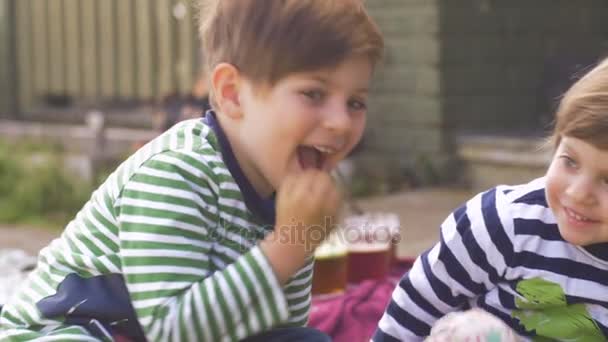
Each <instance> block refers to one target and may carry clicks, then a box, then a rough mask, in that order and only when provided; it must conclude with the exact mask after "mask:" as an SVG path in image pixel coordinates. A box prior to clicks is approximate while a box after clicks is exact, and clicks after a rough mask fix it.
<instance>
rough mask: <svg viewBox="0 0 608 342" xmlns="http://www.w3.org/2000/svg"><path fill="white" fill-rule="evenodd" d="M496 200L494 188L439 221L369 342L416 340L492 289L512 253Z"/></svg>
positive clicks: (497, 196) (396, 291) (422, 337)
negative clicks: (431, 242)
mask: <svg viewBox="0 0 608 342" xmlns="http://www.w3.org/2000/svg"><path fill="white" fill-rule="evenodd" d="M501 200H502V199H501V197H500V193H499V192H497V191H496V190H495V189H494V190H491V191H488V192H486V193H483V194H480V195H478V196H476V197H475V198H473V199H471V200H470V201H469V202H467V204H466V205H464V206H462V207H461V208H459V209H457V210H456V211H455V212H454V213H452V215H450V216H449V217H448V218H447V219H446V220H445V221H444V223H443V224H442V226H441V238H440V241H439V242H438V243H437V244H436V245H435V246H434V247H433V248H431V249H430V250H429V251H427V252H425V253H423V254H422V255H420V256H419V258H418V259H417V260H416V262H415V263H414V266H413V267H412V269H411V270H410V271H409V272H408V273H407V274H405V275H404V277H403V278H402V279H401V280H400V282H399V284H398V285H397V286H396V288H395V290H394V291H393V294H392V297H391V301H390V302H389V304H388V306H387V308H386V311H385V313H384V315H383V316H382V318H381V320H380V322H379V323H378V328H377V330H376V333H375V334H374V337H373V341H375V342H380V341H422V340H423V339H424V337H425V336H428V334H429V333H430V329H431V327H432V326H433V324H434V322H435V321H436V320H438V319H439V318H441V317H442V316H444V315H445V314H447V313H449V312H452V311H457V310H462V309H466V308H467V307H468V306H469V305H470V301H471V300H473V299H474V298H475V297H477V296H479V295H482V294H484V293H486V292H488V291H489V290H490V289H492V288H494V287H495V284H496V283H497V282H498V281H499V280H500V278H501V277H502V276H503V274H504V270H505V269H506V266H507V264H508V263H509V260H510V257H511V253H512V250H513V248H512V242H511V238H510V237H509V236H508V235H507V233H506V230H505V229H504V227H503V222H505V220H504V217H502V216H505V215H504V214H502V215H500V214H499V210H498V208H500V207H501V205H497V203H498V204H499V203H500V201H501ZM496 251H498V252H500V253H496Z"/></svg>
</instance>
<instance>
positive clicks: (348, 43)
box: [199, 0, 384, 86]
mask: <svg viewBox="0 0 608 342" xmlns="http://www.w3.org/2000/svg"><path fill="white" fill-rule="evenodd" d="M199 4H200V26H199V33H200V37H201V41H202V51H203V56H204V58H203V59H204V66H205V69H206V70H207V74H211V71H212V70H213V68H214V67H215V66H216V65H218V64H219V63H222V62H225V63H230V64H232V65H234V66H235V67H236V68H237V69H238V70H239V72H240V73H241V74H243V76H245V77H246V78H248V79H249V80H251V81H253V82H254V83H256V84H264V85H269V86H273V85H274V84H275V83H276V82H277V81H279V80H280V79H281V78H283V77H285V76H287V75H288V74H291V73H294V72H306V71H312V70H317V69H320V68H325V67H332V66H336V65H338V64H339V63H341V62H342V61H344V60H345V59H346V58H348V57H351V56H357V55H361V56H367V57H368V58H369V60H370V62H371V63H372V65H375V64H376V63H377V62H378V61H379V59H380V58H381V55H382V51H383V48H384V41H383V38H382V35H381V33H380V31H379V29H378V27H377V26H376V24H375V23H374V21H373V20H372V19H371V17H370V16H369V14H368V13H367V11H366V9H365V7H364V5H363V0H200V2H199Z"/></svg>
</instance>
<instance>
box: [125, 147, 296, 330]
mask: <svg viewBox="0 0 608 342" xmlns="http://www.w3.org/2000/svg"><path fill="white" fill-rule="evenodd" d="M189 158H191V156H189V155H187V154H183V155H180V154H179V153H175V152H171V153H169V154H167V153H164V154H162V155H158V156H155V157H153V158H152V159H150V160H149V161H147V162H145V163H144V164H143V165H142V166H141V167H140V168H139V170H138V171H137V172H135V173H134V174H133V176H132V177H131V178H130V180H129V181H128V182H127V183H126V184H125V186H124V188H123V190H122V192H121V196H120V197H119V199H118V200H117V202H116V205H115V210H116V212H117V213H118V221H119V224H120V235H119V238H120V249H121V261H122V266H123V274H124V277H125V282H126V284H127V288H128V290H129V293H130V296H131V300H132V303H133V306H134V309H135V311H136V313H137V316H138V319H139V321H140V324H141V326H142V328H143V330H144V332H145V334H146V336H147V338H148V339H149V340H151V341H220V340H225V339H229V340H239V339H242V338H245V337H248V336H251V335H255V334H257V333H259V332H262V331H265V330H268V329H270V328H271V327H273V326H276V325H278V324H280V323H282V322H285V321H286V320H287V319H288V316H289V312H288V306H287V300H286V298H285V295H284V293H283V290H282V288H281V286H280V285H279V283H278V280H277V279H276V276H275V275H274V272H273V270H272V268H271V266H270V264H269V263H268V260H267V259H266V257H265V256H264V255H263V253H262V252H261V250H260V249H259V248H258V247H257V246H256V247H253V248H251V249H250V250H249V251H245V253H244V254H242V255H240V256H239V257H238V258H237V259H236V261H235V262H234V263H232V264H230V265H228V266H227V267H226V268H224V269H223V270H215V271H214V270H212V267H211V265H212V263H211V260H210V258H211V257H213V255H214V253H216V252H215V250H214V246H215V243H217V242H216V241H215V238H217V236H214V228H215V225H216V223H215V222H217V220H216V219H215V218H216V217H217V207H216V205H215V204H214V203H216V202H217V201H216V200H215V199H214V198H213V196H214V194H213V192H211V191H210V190H209V189H211V188H213V185H212V184H207V183H206V182H212V180H211V176H209V177H208V178H205V177H204V176H203V175H200V174H195V173H196V172H195V171H196V170H201V169H204V167H203V166H202V165H196V166H197V167H196V168H191V166H192V164H193V163H194V162H193V161H192V160H190V159H189Z"/></svg>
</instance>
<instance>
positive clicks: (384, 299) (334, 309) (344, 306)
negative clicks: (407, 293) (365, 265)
mask: <svg viewBox="0 0 608 342" xmlns="http://www.w3.org/2000/svg"><path fill="white" fill-rule="evenodd" d="M412 262H413V260H411V259H404V260H401V261H399V262H397V264H396V265H395V267H393V268H392V269H391V275H390V276H389V277H387V278H386V279H383V280H380V281H379V280H366V281H363V282H361V283H360V284H357V285H354V286H350V287H349V288H348V289H347V290H346V291H345V292H344V293H342V294H340V295H330V296H315V297H313V299H312V309H311V313H310V321H309V326H310V327H313V328H316V329H319V330H321V331H323V332H324V333H326V334H328V335H329V336H331V337H332V339H333V340H334V341H335V342H359V341H369V339H370V337H371V336H372V334H373V333H374V331H375V330H376V327H377V325H378V321H379V320H380V318H381V317H382V315H383V314H384V310H385V309H386V306H387V305H388V303H389V301H390V298H391V295H392V293H393V289H394V288H395V285H396V284H397V282H398V280H399V278H400V277H401V276H402V275H403V274H404V273H405V272H407V270H408V269H409V268H410V267H411V266H412Z"/></svg>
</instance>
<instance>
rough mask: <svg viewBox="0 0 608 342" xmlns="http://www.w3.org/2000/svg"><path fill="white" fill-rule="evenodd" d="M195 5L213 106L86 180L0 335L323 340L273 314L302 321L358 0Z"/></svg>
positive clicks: (351, 118)
mask: <svg viewBox="0 0 608 342" xmlns="http://www.w3.org/2000/svg"><path fill="white" fill-rule="evenodd" d="M201 5H202V6H201V9H202V12H201V26H200V33H201V37H202V42H203V51H204V52H205V54H206V58H205V63H206V66H207V70H208V73H207V74H208V75H209V78H210V79H209V82H210V90H211V96H212V97H211V98H212V103H213V108H214V109H215V111H210V112H208V113H207V115H206V117H205V121H202V120H200V119H194V120H187V121H185V122H183V123H180V124H178V125H176V126H175V127H173V128H172V129H170V130H169V131H168V132H166V133H165V134H163V135H161V136H160V137H158V138H157V139H155V140H153V141H152V142H150V143H148V144H146V145H145V146H144V147H143V148H142V149H140V150H139V151H138V152H136V153H135V154H134V155H133V156H131V157H130V158H129V159H128V160H127V161H126V162H124V163H123V164H122V165H121V166H120V167H119V168H118V169H117V170H116V171H115V172H114V173H113V174H112V175H111V176H110V177H109V178H108V180H107V181H106V182H105V183H104V184H103V185H102V186H101V187H100V188H99V189H98V190H97V191H96V192H95V193H93V195H92V198H91V200H90V201H89V202H88V203H87V204H86V205H85V206H84V208H83V209H82V211H81V212H80V213H78V215H77V216H76V218H75V220H74V221H72V222H71V223H70V224H69V225H68V226H67V228H66V230H65V232H64V233H63V234H62V236H61V237H60V238H59V239H58V240H56V241H54V242H53V243H52V244H51V245H50V246H49V247H47V248H45V249H44V250H43V251H42V252H41V253H40V257H39V263H38V267H37V269H36V270H35V271H34V272H33V274H32V275H31V276H30V278H29V281H28V283H27V284H26V286H25V287H24V288H23V289H22V290H21V291H20V292H19V294H18V295H17V296H16V297H15V298H14V299H13V300H12V301H11V302H10V303H8V304H7V305H6V306H5V307H4V309H3V312H2V316H1V321H0V324H1V328H0V334H2V336H3V337H4V338H6V339H11V340H28V339H35V338H39V337H41V336H45V337H47V338H49V339H58V340H78V341H88V340H97V339H104V340H111V339H112V338H115V337H116V336H117V335H120V336H122V337H127V338H129V339H132V340H145V339H147V340H151V341H152V340H153V341H224V340H241V339H245V338H253V339H254V340H255V339H257V340H263V341H270V340H273V339H275V340H290V341H291V340H301V339H305V340H327V336H325V335H321V334H320V333H316V332H314V331H312V329H305V328H299V329H298V328H286V329H275V328H277V327H287V326H292V327H302V326H304V325H305V324H306V322H307V318H308V312H309V307H310V283H311V277H312V258H311V255H312V253H313V251H314V248H315V247H317V246H318V245H319V243H320V242H321V238H319V236H321V237H322V236H325V235H326V233H328V232H329V230H331V228H332V227H331V225H332V223H331V221H332V218H333V217H334V216H335V214H336V211H337V208H338V207H339V205H340V196H339V194H338V192H337V190H336V188H335V186H334V184H333V182H332V180H331V178H330V176H329V175H328V171H330V170H331V169H333V168H334V167H335V166H336V164H337V163H338V162H339V161H340V160H341V159H342V158H344V156H345V155H346V154H347V153H348V152H349V151H350V150H351V148H352V147H353V146H354V145H355V144H356V143H357V142H358V141H359V139H360V137H361V135H362V132H363V128H364V125H365V115H366V105H365V103H366V100H367V89H368V86H369V82H370V77H371V74H372V70H373V67H374V65H375V63H376V61H377V60H378V59H379V56H380V53H381V50H382V46H383V41H382V37H381V35H380V33H379V31H378V30H377V27H376V26H375V24H374V23H373V22H372V20H371V19H370V17H369V16H368V15H367V13H366V11H365V9H364V8H363V5H362V4H361V2H360V1H359V0H221V1H219V0H214V1H203V3H202V4H201ZM275 192H276V193H277V195H276V214H275V205H274V203H275ZM259 334H262V335H259ZM256 335H258V336H257V337H256ZM0 339H1V338H0Z"/></svg>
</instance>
